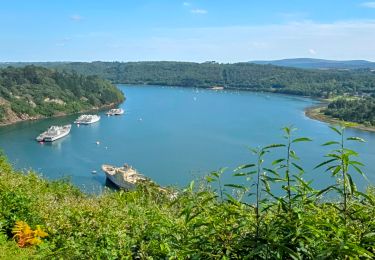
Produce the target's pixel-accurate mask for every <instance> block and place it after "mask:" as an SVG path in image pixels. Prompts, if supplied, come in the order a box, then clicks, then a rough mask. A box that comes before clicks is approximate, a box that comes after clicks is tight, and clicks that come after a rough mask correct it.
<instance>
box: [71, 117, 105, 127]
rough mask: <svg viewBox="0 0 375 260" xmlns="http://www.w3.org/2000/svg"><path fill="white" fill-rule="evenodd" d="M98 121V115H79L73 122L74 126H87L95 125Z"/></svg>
mask: <svg viewBox="0 0 375 260" xmlns="http://www.w3.org/2000/svg"><path fill="white" fill-rule="evenodd" d="M99 120H100V116H98V115H81V116H79V117H78V118H77V119H76V121H74V123H75V124H82V125H89V124H93V123H96V122H98V121H99Z"/></svg>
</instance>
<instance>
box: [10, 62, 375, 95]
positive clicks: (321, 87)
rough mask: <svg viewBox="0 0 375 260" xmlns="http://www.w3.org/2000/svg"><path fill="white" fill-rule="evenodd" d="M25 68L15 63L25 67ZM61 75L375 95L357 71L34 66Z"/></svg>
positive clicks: (370, 81) (367, 77)
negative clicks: (72, 73) (54, 70)
mask: <svg viewBox="0 0 375 260" xmlns="http://www.w3.org/2000/svg"><path fill="white" fill-rule="evenodd" d="M25 64H27V63H19V64H17V63H15V64H13V65H14V66H25ZM36 64H37V65H39V66H45V67H48V68H54V69H57V70H60V71H75V72H78V73H82V74H84V75H98V76H100V77H102V78H105V79H108V80H110V81H112V82H114V83H124V84H149V85H168V86H188V87H211V86H217V85H221V86H225V87H227V88H238V89H249V90H255V91H272V92H277V93H287V94H294V95H305V96H317V97H330V96H335V95H339V94H343V93H350V94H356V93H374V92H375V76H374V74H375V72H373V71H371V70H369V69H359V70H345V71H343V70H334V69H330V70H318V69H315V70H313V69H309V70H307V69H296V68H286V67H278V66H273V65H257V64H252V63H235V64H219V63H216V62H204V63H193V62H166V61H161V62H126V63H122V62H91V63H85V62H70V63H69V62H64V63H61V62H60V63H59V62H57V63H53V62H49V63H48V62H47V63H36Z"/></svg>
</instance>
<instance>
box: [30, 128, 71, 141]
mask: <svg viewBox="0 0 375 260" xmlns="http://www.w3.org/2000/svg"><path fill="white" fill-rule="evenodd" d="M71 128H72V125H64V126H55V125H53V126H50V127H49V128H48V130H47V131H45V132H43V133H41V134H40V135H39V136H38V137H37V138H36V140H37V141H38V142H53V141H56V140H57V139H60V138H62V137H64V136H67V135H68V134H69V133H70V129H71Z"/></svg>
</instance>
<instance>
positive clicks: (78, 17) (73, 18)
mask: <svg viewBox="0 0 375 260" xmlns="http://www.w3.org/2000/svg"><path fill="white" fill-rule="evenodd" d="M70 20H73V21H75V22H80V21H82V20H83V17H82V16H80V15H78V14H75V15H72V16H70Z"/></svg>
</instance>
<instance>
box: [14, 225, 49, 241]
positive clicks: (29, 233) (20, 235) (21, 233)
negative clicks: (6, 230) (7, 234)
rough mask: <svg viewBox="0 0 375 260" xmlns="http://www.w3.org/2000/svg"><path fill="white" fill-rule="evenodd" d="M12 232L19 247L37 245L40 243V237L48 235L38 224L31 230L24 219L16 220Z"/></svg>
mask: <svg viewBox="0 0 375 260" xmlns="http://www.w3.org/2000/svg"><path fill="white" fill-rule="evenodd" d="M12 233H13V234H14V237H13V238H14V239H15V240H16V241H17V244H18V246H19V247H27V246H34V245H39V244H41V243H42V238H45V237H47V236H48V234H47V233H46V232H44V231H43V230H42V228H41V227H40V226H39V225H37V226H36V229H35V230H32V229H31V227H30V226H29V225H28V224H27V223H26V222H24V221H17V222H16V225H15V226H14V228H13V230H12Z"/></svg>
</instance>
